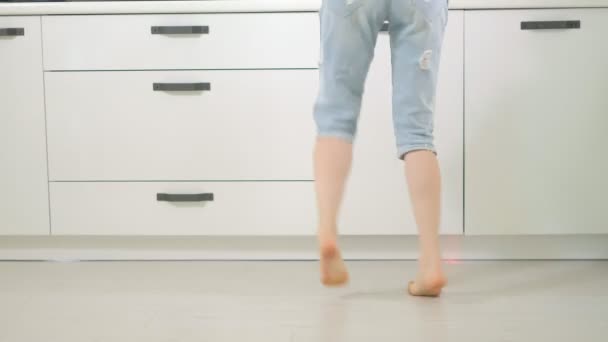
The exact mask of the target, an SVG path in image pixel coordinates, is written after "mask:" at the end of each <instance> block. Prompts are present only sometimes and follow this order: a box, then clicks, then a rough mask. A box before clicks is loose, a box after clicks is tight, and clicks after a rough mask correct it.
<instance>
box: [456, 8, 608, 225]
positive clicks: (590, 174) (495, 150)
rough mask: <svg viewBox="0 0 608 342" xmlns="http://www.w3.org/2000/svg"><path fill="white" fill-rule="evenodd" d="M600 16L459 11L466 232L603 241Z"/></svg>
mask: <svg viewBox="0 0 608 342" xmlns="http://www.w3.org/2000/svg"><path fill="white" fill-rule="evenodd" d="M606 18H608V9H563V10H510V11H471V12H467V13H466V18H465V19H466V23H467V24H466V36H465V46H466V48H465V51H466V59H465V65H466V74H465V79H466V91H465V93H466V100H465V103H466V107H465V113H466V120H465V122H466V124H465V127H466V130H465V131H466V140H465V149H466V164H465V166H466V168H465V170H466V182H465V184H466V188H465V194H466V197H465V198H466V203H465V204H466V206H465V207H466V210H465V217H466V234H471V235H479V234H484V235H490V234H593V233H608V210H607V208H608V207H607V206H606V193H608V180H607V178H606V177H607V175H608V153H607V152H606V148H607V147H608V135H607V134H606V130H607V128H608V96H607V94H608V44H606V37H607V36H608V21H607V20H606ZM560 21H561V22H560ZM538 22H541V23H538ZM551 22H553V23H551ZM578 22H580V23H579V24H577V23H578ZM579 25H580V27H577V26H579ZM524 28H526V29H524ZM530 28H536V29H530Z"/></svg>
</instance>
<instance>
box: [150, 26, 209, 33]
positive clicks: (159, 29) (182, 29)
mask: <svg viewBox="0 0 608 342" xmlns="http://www.w3.org/2000/svg"><path fill="white" fill-rule="evenodd" d="M151 30H152V34H209V26H152V29H151Z"/></svg>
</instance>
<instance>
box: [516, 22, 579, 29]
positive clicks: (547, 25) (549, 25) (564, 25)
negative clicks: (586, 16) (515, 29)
mask: <svg viewBox="0 0 608 342" xmlns="http://www.w3.org/2000/svg"><path fill="white" fill-rule="evenodd" d="M580 28H581V21H580V20H565V21H522V22H521V29H522V30H569V29H580Z"/></svg>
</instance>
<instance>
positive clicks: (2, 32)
mask: <svg viewBox="0 0 608 342" xmlns="http://www.w3.org/2000/svg"><path fill="white" fill-rule="evenodd" d="M17 36H25V29H23V28H21V27H9V28H0V37H17Z"/></svg>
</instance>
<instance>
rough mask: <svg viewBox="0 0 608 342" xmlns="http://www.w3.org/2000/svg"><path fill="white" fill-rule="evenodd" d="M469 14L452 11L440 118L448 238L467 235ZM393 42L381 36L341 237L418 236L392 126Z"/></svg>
mask: <svg viewBox="0 0 608 342" xmlns="http://www.w3.org/2000/svg"><path fill="white" fill-rule="evenodd" d="M463 30H464V22H463V12H462V11H450V14H449V21H448V27H447V31H446V35H445V40H444V47H443V55H442V59H441V70H440V76H439V88H438V93H437V103H436V114H435V116H436V117H435V132H436V136H435V144H436V148H437V151H438V157H439V160H440V164H441V171H442V182H443V192H442V197H443V198H442V211H443V213H442V224H441V232H442V233H443V234H462V232H463V224H462V223H463V46H464V43H463ZM391 88H392V87H391V62H390V46H389V36H388V34H387V33H380V36H379V37H378V42H377V45H376V53H375V59H374V61H373V63H372V66H371V69H370V72H369V75H368V80H367V84H366V88H365V89H366V90H365V95H364V100H363V107H362V112H361V117H360V123H359V132H358V136H357V139H356V141H355V151H354V162H353V170H352V174H351V177H350V179H349V185H348V190H347V194H346V197H345V203H344V206H343V209H342V220H341V223H340V231H341V232H342V233H344V234H351V235H403V234H416V232H417V227H416V224H415V220H414V215H413V212H412V209H411V202H410V199H409V195H408V191H407V186H406V181H405V169H404V163H403V161H401V160H398V159H397V151H396V147H395V138H394V132H393V123H392V110H391V108H392V106H391Z"/></svg>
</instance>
